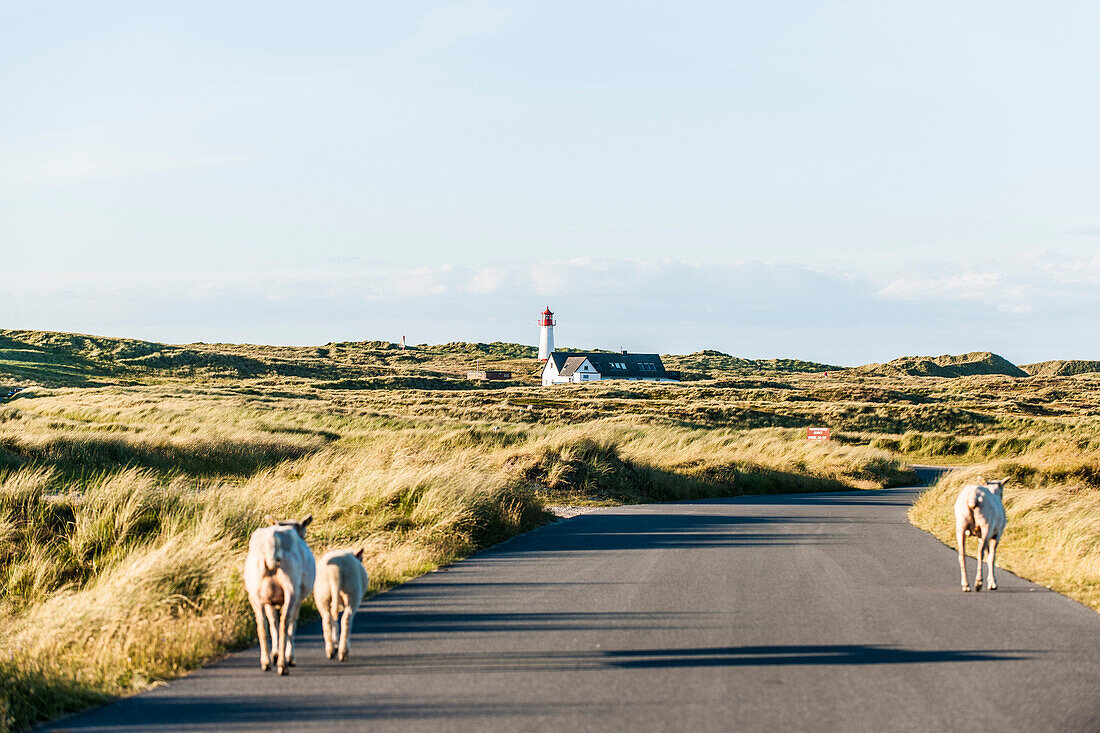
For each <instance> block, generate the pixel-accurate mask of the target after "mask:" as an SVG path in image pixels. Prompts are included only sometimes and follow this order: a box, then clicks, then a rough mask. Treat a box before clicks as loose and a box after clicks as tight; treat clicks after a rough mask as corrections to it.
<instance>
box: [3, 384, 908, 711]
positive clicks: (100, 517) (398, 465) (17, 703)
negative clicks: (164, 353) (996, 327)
mask: <svg viewBox="0 0 1100 733" xmlns="http://www.w3.org/2000/svg"><path fill="white" fill-rule="evenodd" d="M256 397H257V396H250V395H241V394H239V393H235V392H224V391H221V390H218V389H213V390H206V391H204V390H198V389H195V388H191V387H188V388H181V387H177V386H162V387H132V388H121V387H113V388H99V389H80V390H78V389H68V390H57V391H41V392H39V393H37V394H34V395H32V396H30V397H26V398H22V399H21V400H19V401H17V403H16V404H12V405H8V406H5V407H0V415H4V416H5V417H6V419H4V420H0V441H2V442H0V445H3V446H4V450H5V451H6V452H7V456H8V458H7V459H6V460H7V462H8V464H7V465H8V468H7V469H6V470H2V471H0V617H3V618H4V620H5V623H4V625H3V627H2V630H0V648H4V649H6V650H8V656H7V658H6V659H5V660H3V661H2V662H0V716H2V717H0V721H4V722H3V726H7V727H22V726H25V725H27V724H28V723H30V722H32V721H34V720H41V719H47V718H50V717H54V716H56V715H58V714H61V713H63V712H65V711H67V710H72V709H77V708H79V707H82V706H84V705H86V704H88V703H89V702H94V701H96V700H99V699H103V696H111V695H119V694H125V693H127V692H130V691H133V690H138V689H142V688H144V687H146V686H148V685H149V684H151V683H152V682H154V681H156V680H160V679H166V678H170V677H172V676H175V675H178V674H180V673H182V672H185V671H186V670H188V669H192V668H194V667H195V666H196V665H199V664H201V663H202V662H204V661H206V660H208V659H210V658H212V657H215V656H217V655H218V654H220V653H222V652H224V651H225V650H227V649H232V648H236V647H239V646H240V645H242V644H246V643H248V642H249V641H250V640H251V638H252V634H253V629H252V623H251V621H250V612H249V610H248V606H247V601H246V599H245V597H244V595H243V592H242V589H241V581H240V567H239V566H240V565H241V562H242V559H243V556H244V547H245V543H246V540H247V537H248V534H249V533H250V531H251V530H252V529H254V528H255V527H257V526H259V525H260V524H261V517H262V516H263V515H264V514H266V513H269V512H270V513H274V514H276V515H277V516H283V517H291V516H301V515H304V514H307V513H312V514H313V515H314V517H315V521H314V524H313V525H312V526H311V533H310V542H311V545H312V547H313V548H314V549H315V551H316V552H318V553H320V552H323V551H325V550H327V549H329V548H332V547H340V546H344V547H346V546H357V545H358V546H364V547H366V548H367V553H368V561H367V564H368V569H369V570H370V575H371V579H372V589H374V590H377V589H379V588H382V587H387V586H389V585H392V584H395V583H400V582H402V581H404V580H406V579H408V578H410V577H414V576H416V575H419V574H422V573H424V572H428V571H430V570H432V569H434V568H436V567H438V566H439V565H441V564H444V563H447V562H450V561H452V560H454V559H455V558H458V557H462V556H464V555H466V554H468V553H469V552H471V551H473V550H475V549H477V548H479V547H484V546H487V545H490V544H493V543H495V542H498V541H500V540H503V539H505V538H507V537H509V536H512V535H514V534H516V533H518V532H521V531H524V530H526V529H529V528H532V527H535V526H537V525H539V524H540V523H542V522H545V521H549V516H548V515H547V514H546V513H545V511H544V509H543V503H544V502H545V501H547V500H560V499H561V498H562V497H566V498H568V499H570V500H574V499H578V498H581V499H583V500H588V501H591V500H603V501H652V500H658V499H674V498H696V497H704V496H717V495H730V494H738V493H747V492H753V491H794V490H813V489H830V488H846V487H851V486H858V487H873V486H874V487H877V486H881V485H883V484H886V483H891V482H898V481H903V480H906V478H907V474H906V472H905V471H904V470H903V468H902V465H901V464H900V463H899V461H897V460H896V459H893V458H891V457H890V456H889V455H887V454H885V453H884V452H882V451H879V450H876V449H873V448H869V447H866V446H850V445H842V444H829V445H819V444H807V443H806V441H805V440H804V436H803V434H802V433H801V431H798V430H784V429H765V430H759V431H737V430H732V429H724V430H698V429H694V428H689V427H677V426H654V425H650V424H647V423H646V422H645V421H644V420H641V419H638V418H630V419H625V420H597V421H594V422H589V423H582V424H577V425H571V426H565V427H557V426H552V425H544V424H526V423H524V424H504V425H500V424H493V423H488V422H484V421H478V422H470V421H462V420H457V419H452V420H449V421H446V422H442V421H438V420H434V419H427V420H424V419H416V418H414V417H405V418H403V419H398V418H396V417H386V416H381V415H379V414H377V413H375V412H373V411H366V410H365V411H356V410H347V409H344V410H342V409H340V408H339V407H338V406H334V405H332V404H331V403H330V402H327V401H322V400H302V399H299V398H297V397H294V396H289V397H281V398H278V399H275V400H271V399H270V398H269V396H264V398H265V399H266V400H268V401H265V402H257V400H256ZM14 411H18V412H19V414H18V416H15V415H13V414H12V413H13V412H14ZM254 454H255V455H254ZM81 467H84V468H86V469H87V470H81ZM89 467H90V468H89ZM3 726H0V727H3Z"/></svg>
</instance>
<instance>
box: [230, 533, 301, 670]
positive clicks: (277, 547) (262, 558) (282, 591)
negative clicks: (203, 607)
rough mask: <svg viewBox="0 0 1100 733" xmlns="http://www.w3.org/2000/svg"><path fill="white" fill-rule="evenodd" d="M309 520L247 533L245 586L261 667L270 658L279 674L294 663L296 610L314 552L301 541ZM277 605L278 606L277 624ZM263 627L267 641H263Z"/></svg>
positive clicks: (264, 639) (263, 668)
mask: <svg viewBox="0 0 1100 733" xmlns="http://www.w3.org/2000/svg"><path fill="white" fill-rule="evenodd" d="M312 520H313V517H312V516H308V517H306V518H305V519H303V520H302V521H300V522H295V521H287V522H276V521H275V520H274V519H272V518H271V517H270V516H269V517H266V521H268V522H270V523H271V526H268V527H262V528H260V529H257V530H256V531H255V532H253V533H252V536H251V537H250V538H249V540H248V557H246V558H245V561H244V586H245V590H246V591H247V592H248V600H249V603H251V604H252V610H253V611H255V613H256V634H257V635H258V636H259V637H260V669H262V670H263V671H265V672H266V671H267V670H269V669H271V658H272V657H274V658H275V665H276V668H277V669H278V672H279V674H287V667H293V666H294V630H295V627H296V625H297V623H298V609H300V608H301V606H302V601H304V600H305V599H306V596H308V595H309V592H310V591H311V590H312V589H313V578H314V575H315V572H316V569H315V566H314V561H313V553H312V552H311V551H310V549H309V545H307V544H306V540H305V537H306V527H308V526H309V523H310V522H311V521H312ZM276 609H281V611H282V612H281V613H280V614H279V621H278V623H276V620H275V619H276V612H275V611H276ZM268 631H270V634H271V643H270V646H269V644H268Z"/></svg>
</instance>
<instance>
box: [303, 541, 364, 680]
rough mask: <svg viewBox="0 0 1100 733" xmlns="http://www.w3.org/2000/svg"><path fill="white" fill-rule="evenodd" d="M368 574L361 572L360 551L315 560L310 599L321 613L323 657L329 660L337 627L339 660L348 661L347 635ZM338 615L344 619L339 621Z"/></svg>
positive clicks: (335, 552)
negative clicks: (311, 598) (315, 576)
mask: <svg viewBox="0 0 1100 733" xmlns="http://www.w3.org/2000/svg"><path fill="white" fill-rule="evenodd" d="M368 582H369V578H368V577H367V571H366V570H364V569H363V550H362V549H361V548H360V549H359V550H358V551H356V552H352V551H351V550H332V551H331V552H327V553H325V555H324V556H323V557H322V558H321V559H320V560H318V561H317V580H316V581H315V582H314V585H313V599H314V601H316V603H317V610H318V611H320V612H321V626H322V628H323V633H324V635H325V655H326V656H327V657H328V658H329V659H332V657H333V654H334V647H335V646H336V625H337V624H339V626H340V661H341V662H343V661H346V660H347V658H348V633H349V632H350V630H351V621H352V619H353V618H354V617H355V610H356V609H357V608H359V604H360V603H362V601H363V592H364V591H366V589H367V583H368ZM341 612H342V613H343V617H342V618H341Z"/></svg>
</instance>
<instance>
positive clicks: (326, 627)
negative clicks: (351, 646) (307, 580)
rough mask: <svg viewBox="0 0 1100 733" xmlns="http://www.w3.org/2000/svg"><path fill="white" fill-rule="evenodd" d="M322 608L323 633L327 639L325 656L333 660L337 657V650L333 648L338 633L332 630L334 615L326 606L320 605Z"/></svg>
mask: <svg viewBox="0 0 1100 733" xmlns="http://www.w3.org/2000/svg"><path fill="white" fill-rule="evenodd" d="M317 605H318V606H321V608H320V609H318V610H320V611H321V633H322V634H324V637H325V656H326V657H328V658H329V659H332V658H333V657H334V656H336V650H335V649H334V648H333V645H332V642H333V640H334V639H335V638H336V632H335V631H334V630H333V628H332V621H333V619H332V613H331V612H330V611H329V609H328V608H326V607H325V605H324V604H321V603H318V604H317Z"/></svg>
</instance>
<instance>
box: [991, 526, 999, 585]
mask: <svg viewBox="0 0 1100 733" xmlns="http://www.w3.org/2000/svg"><path fill="white" fill-rule="evenodd" d="M1000 541H1001V538H1000V537H996V538H990V540H989V590H997V579H996V578H995V577H993V568H994V567H995V563H996V560H997V544H998V543H999V542H1000Z"/></svg>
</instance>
